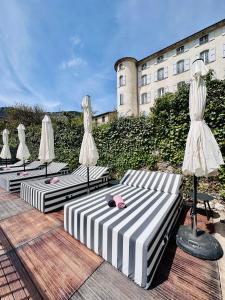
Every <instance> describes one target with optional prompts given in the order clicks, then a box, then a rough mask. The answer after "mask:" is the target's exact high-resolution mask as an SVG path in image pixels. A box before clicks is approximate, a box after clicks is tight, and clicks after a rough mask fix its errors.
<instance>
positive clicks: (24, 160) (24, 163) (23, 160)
mask: <svg viewBox="0 0 225 300" xmlns="http://www.w3.org/2000/svg"><path fill="white" fill-rule="evenodd" d="M23 170H24V172H25V160H23Z"/></svg>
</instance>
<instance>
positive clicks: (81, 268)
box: [0, 190, 222, 300]
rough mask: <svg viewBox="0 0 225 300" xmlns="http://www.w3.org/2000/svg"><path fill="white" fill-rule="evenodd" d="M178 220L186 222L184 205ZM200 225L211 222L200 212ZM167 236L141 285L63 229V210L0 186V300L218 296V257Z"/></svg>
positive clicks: (183, 298) (86, 299) (119, 299)
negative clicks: (43, 207)
mask: <svg viewBox="0 0 225 300" xmlns="http://www.w3.org/2000/svg"><path fill="white" fill-rule="evenodd" d="M179 222H180V223H183V222H185V223H190V216H189V212H188V209H184V212H183V215H182V216H181V218H180V220H179ZM199 227H201V228H202V229H207V230H209V231H213V230H214V226H213V225H212V224H210V223H207V222H206V217H205V216H203V215H200V217H199ZM174 237H175V234H174V235H173V238H172V239H171V240H170V243H169V245H168V247H167V250H166V252H165V254H164V256H163V259H162V261H161V264H160V266H159V268H158V270H157V273H156V276H155V280H154V284H153V287H152V289H150V290H147V291H146V290H144V289H142V288H140V287H139V286H137V285H136V284H134V283H133V282H131V281H130V280H129V279H128V278H127V277H125V276H124V275H123V274H121V273H120V272H118V271H117V270H116V269H115V268H113V267H112V266H111V265H109V264H108V263H107V262H104V261H103V259H102V258H101V257H99V256H97V255H95V254H94V253H93V252H92V251H90V250H88V249H87V248H86V247H85V246H84V245H82V244H81V243H79V242H78V241H76V240H75V239H74V238H72V237H71V236H70V235H69V234H67V233H66V232H65V231H64V230H63V211H59V212H55V213H50V214H47V215H44V214H42V213H40V212H39V211H37V210H35V209H32V208H31V206H29V205H28V204H26V203H25V202H24V201H23V200H21V199H20V198H19V195H18V194H8V193H6V192H5V191H4V190H0V299H2V300H3V299H4V300H6V299H7V300H18V299H24V300H25V299H35V300H36V299H54V300H58V299H62V300H63V299H73V300H78V299H79V300H98V299H100V300H128V299H129V300H130V299H133V300H145V299H149V300H150V299H157V300H160V299H180V300H185V299H188V300H190V299H201V300H203V299H213V300H215V299H222V294H221V284H220V276H219V268H218V263H217V262H210V261H203V260H200V259H197V258H194V257H191V256H189V255H188V254H185V253H184V252H183V251H181V250H180V249H178V248H177V247H176V244H175V239H174Z"/></svg>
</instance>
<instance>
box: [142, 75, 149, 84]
mask: <svg viewBox="0 0 225 300" xmlns="http://www.w3.org/2000/svg"><path fill="white" fill-rule="evenodd" d="M147 83H148V78H147V75H143V76H141V85H146V84H147Z"/></svg>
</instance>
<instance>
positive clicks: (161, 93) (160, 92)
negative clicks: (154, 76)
mask: <svg viewBox="0 0 225 300" xmlns="http://www.w3.org/2000/svg"><path fill="white" fill-rule="evenodd" d="M164 93H165V89H164V88H163V87H162V88H159V89H158V97H162V96H163V95H164Z"/></svg>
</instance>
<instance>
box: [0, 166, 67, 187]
mask: <svg viewBox="0 0 225 300" xmlns="http://www.w3.org/2000/svg"><path fill="white" fill-rule="evenodd" d="M68 171H69V169H68V166H67V164H66V163H58V162H51V163H50V164H49V165H48V177H50V176H53V175H57V174H66V173H68ZM40 178H45V168H43V169H41V170H33V171H29V172H28V175H26V176H21V175H17V174H15V173H13V174H4V175H0V187H2V188H4V189H5V190H6V191H7V192H19V191H20V185H21V183H22V182H24V181H30V180H35V179H40Z"/></svg>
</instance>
